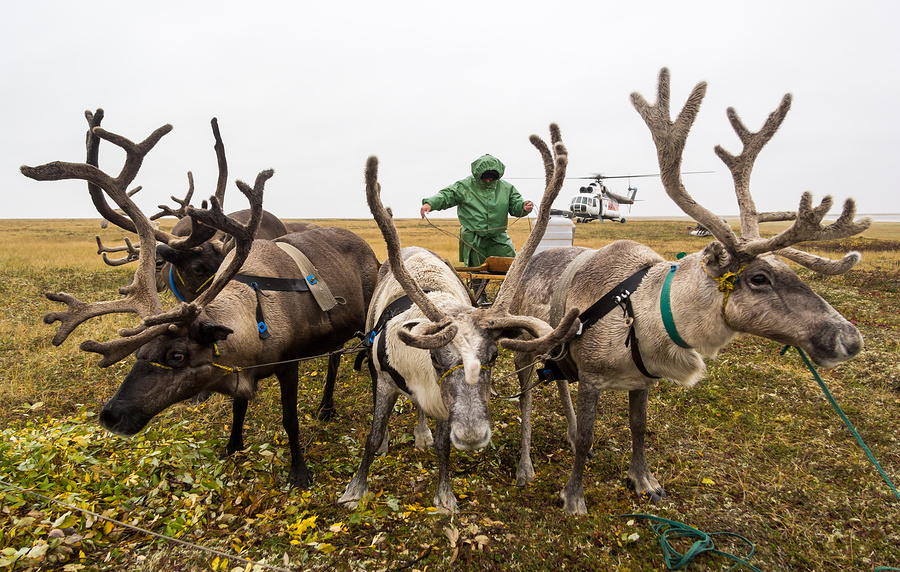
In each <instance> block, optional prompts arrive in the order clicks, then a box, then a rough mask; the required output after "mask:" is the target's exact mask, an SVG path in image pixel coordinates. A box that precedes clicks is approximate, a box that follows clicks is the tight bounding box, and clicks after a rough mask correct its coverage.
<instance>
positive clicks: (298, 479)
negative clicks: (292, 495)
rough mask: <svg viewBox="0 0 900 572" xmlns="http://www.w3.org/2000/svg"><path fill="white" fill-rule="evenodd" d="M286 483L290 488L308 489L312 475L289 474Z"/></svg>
mask: <svg viewBox="0 0 900 572" xmlns="http://www.w3.org/2000/svg"><path fill="white" fill-rule="evenodd" d="M288 484H290V485H291V488H292V489H308V488H309V487H311V486H312V475H310V474H309V473H301V474H299V475H290V476H289V477H288Z"/></svg>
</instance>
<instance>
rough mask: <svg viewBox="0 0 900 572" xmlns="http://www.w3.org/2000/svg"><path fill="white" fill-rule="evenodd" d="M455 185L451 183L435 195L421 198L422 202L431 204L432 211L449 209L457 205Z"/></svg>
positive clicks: (457, 195) (457, 197) (457, 196)
mask: <svg viewBox="0 0 900 572" xmlns="http://www.w3.org/2000/svg"><path fill="white" fill-rule="evenodd" d="M457 186H458V185H456V184H453V185H450V186H449V187H446V188H444V189H441V190H440V191H438V193H437V194H436V195H434V196H432V197H428V198H425V199H422V204H423V205H424V204H425V203H428V204H429V205H431V210H433V211H442V210H444V209H449V208H450V207H455V206H459V192H458V189H457Z"/></svg>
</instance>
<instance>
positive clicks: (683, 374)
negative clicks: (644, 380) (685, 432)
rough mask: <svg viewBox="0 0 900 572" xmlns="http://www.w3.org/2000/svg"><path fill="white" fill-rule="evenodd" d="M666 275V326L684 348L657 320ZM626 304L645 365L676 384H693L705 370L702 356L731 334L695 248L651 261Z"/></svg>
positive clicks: (718, 296)
mask: <svg viewBox="0 0 900 572" xmlns="http://www.w3.org/2000/svg"><path fill="white" fill-rule="evenodd" d="M672 266H675V270H674V271H673V270H672ZM667 277H668V282H669V284H668V298H669V312H670V316H671V318H670V319H671V322H672V324H671V325H670V329H671V328H674V329H675V330H676V331H677V337H678V338H679V339H680V340H682V341H683V342H685V343H686V344H687V345H688V346H689V347H683V346H680V345H679V344H678V343H676V341H674V339H673V338H674V337H675V336H671V335H670V333H669V331H668V329H667V327H666V321H665V320H664V319H663V313H664V312H663V310H662V309H661V300H662V297H663V293H664V292H663V289H664V285H665V283H666V281H667ZM632 303H633V304H634V308H635V314H636V318H635V323H636V325H637V328H638V329H637V336H638V339H639V340H640V347H641V354H642V356H643V358H644V361H645V362H646V363H647V367H648V369H650V370H651V371H652V372H653V373H654V374H655V375H658V376H660V377H664V378H666V379H670V380H672V381H675V382H677V383H679V384H682V385H687V386H690V385H693V384H694V383H696V382H697V381H698V380H699V379H700V378H701V377H702V376H703V374H704V372H705V371H706V366H705V364H704V362H703V357H713V356H715V355H716V353H717V352H718V351H719V350H720V349H721V348H722V347H724V346H725V345H726V344H728V342H729V341H731V338H732V337H733V336H734V332H733V330H731V329H729V328H728V327H727V326H726V325H725V323H724V320H723V319H722V315H721V307H722V295H721V293H719V292H718V289H717V287H716V284H715V282H714V281H713V280H712V279H711V278H710V277H709V276H708V275H707V274H706V273H705V272H704V271H703V266H702V264H701V262H700V256H699V253H698V254H692V255H689V256H686V257H684V258H682V259H681V260H678V261H666V262H660V263H657V264H656V265H654V266H653V268H651V269H650V271H649V272H648V274H647V277H646V278H645V279H644V281H643V282H642V283H641V286H640V288H638V290H637V292H635V295H634V296H633V297H632Z"/></svg>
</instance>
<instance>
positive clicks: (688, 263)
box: [511, 69, 870, 514]
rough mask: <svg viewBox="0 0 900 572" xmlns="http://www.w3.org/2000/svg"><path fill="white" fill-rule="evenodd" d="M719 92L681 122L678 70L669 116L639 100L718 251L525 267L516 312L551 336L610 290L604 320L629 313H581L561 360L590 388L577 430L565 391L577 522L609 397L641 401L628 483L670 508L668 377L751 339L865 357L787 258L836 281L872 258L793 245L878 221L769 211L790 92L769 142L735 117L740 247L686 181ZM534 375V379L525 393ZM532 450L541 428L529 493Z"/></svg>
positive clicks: (577, 255) (570, 493)
mask: <svg viewBox="0 0 900 572" xmlns="http://www.w3.org/2000/svg"><path fill="white" fill-rule="evenodd" d="M705 91H706V84H705V83H700V84H698V85H697V86H696V87H695V88H694V90H693V92H692V93H691V95H690V97H689V98H688V100H687V103H686V104H685V106H684V109H683V110H682V112H681V113H680V114H679V115H678V117H677V119H676V120H675V121H674V122H673V121H672V120H671V119H670V117H669V72H668V70H667V69H663V70H662V71H661V73H660V76H659V86H658V100H657V103H656V104H655V105H649V104H648V103H647V102H646V101H645V100H644V98H643V97H641V96H640V95H638V94H636V93H635V94H632V96H631V100H632V103H633V105H634V107H635V109H637V111H638V112H639V113H640V115H641V117H642V118H643V119H644V121H645V122H646V124H647V126H648V127H649V128H650V132H651V134H652V136H653V140H654V142H655V144H656V148H657V151H658V156H659V167H660V173H661V177H662V181H663V185H664V187H665V189H666V192H667V193H668V195H669V196H670V197H671V198H672V199H673V200H674V201H675V203H676V204H677V205H678V206H679V207H681V209H682V210H683V211H684V212H685V213H687V214H688V215H690V216H691V217H692V218H693V219H695V220H696V221H698V222H699V223H701V224H702V225H703V226H705V227H706V228H708V229H709V230H710V232H711V233H712V234H713V236H714V237H715V238H716V241H715V242H712V243H710V244H709V245H708V246H707V247H706V248H704V249H703V250H702V251H700V252H696V253H694V254H691V255H688V256H686V257H684V258H682V259H681V260H679V261H675V262H672V261H666V260H664V259H663V258H662V257H661V256H659V255H658V254H656V253H655V252H653V251H652V250H651V249H649V248H647V247H646V246H643V245H641V244H638V243H636V242H632V241H625V240H622V241H617V242H614V243H612V244H610V245H608V246H605V247H603V248H600V249H598V250H591V249H586V248H557V249H552V250H548V251H545V252H542V253H540V254H539V255H537V256H535V257H534V258H533V259H532V260H531V262H530V263H529V265H528V267H527V268H526V269H525V275H524V276H523V278H522V284H521V286H520V288H519V295H518V296H516V298H515V300H514V302H513V304H512V306H511V311H513V312H517V313H521V314H526V315H530V316H534V317H536V318H540V319H543V320H547V321H548V322H549V323H550V324H551V325H553V324H554V322H555V321H556V320H557V319H558V317H557V316H559V315H562V313H563V312H564V311H565V310H566V309H568V308H572V307H579V308H591V306H592V305H594V304H595V303H597V304H598V305H603V304H602V302H603V299H602V298H603V295H604V294H607V293H609V297H610V299H611V302H610V304H608V305H607V307H606V308H605V309H604V311H605V310H607V309H609V308H614V307H615V306H622V307H623V309H624V310H625V311H624V313H623V312H622V311H620V310H616V311H613V312H611V313H608V314H605V315H604V314H603V313H602V312H599V313H594V314H592V313H591V310H585V312H584V313H582V314H581V316H580V319H581V322H582V326H583V328H584V329H583V332H582V333H581V334H580V335H579V336H577V337H575V338H574V339H573V340H572V341H571V342H569V343H568V345H567V350H568V352H567V353H568V357H566V358H562V359H559V360H558V361H556V362H555V363H556V365H557V366H558V367H559V369H560V370H561V373H563V374H564V375H565V378H566V379H568V380H569V381H572V382H575V381H578V383H579V390H578V414H577V421H576V418H575V413H574V411H573V409H572V405H571V400H570V398H569V392H568V388H567V387H566V385H565V381H558V385H559V387H560V393H561V395H562V397H563V404H564V409H565V412H566V417H567V420H568V422H569V439H570V441H574V445H575V460H574V465H573V468H572V473H571V476H570V478H569V481H568V483H567V484H566V485H565V488H563V490H562V492H561V493H560V497H561V498H562V501H563V504H564V507H565V510H566V512H569V513H572V514H585V513H586V512H587V506H586V505H585V501H584V489H583V485H582V475H583V472H584V465H585V462H586V459H587V458H588V456H589V454H590V449H591V442H592V440H593V437H592V436H593V428H594V421H595V419H596V414H597V400H598V396H599V394H600V392H601V391H604V390H615V391H627V392H628V402H629V421H630V426H631V434H632V458H631V464H630V466H629V469H628V479H629V481H630V484H631V485H633V487H634V489H635V491H636V492H637V493H638V494H639V495H642V496H643V495H647V496H649V497H650V498H651V499H652V500H653V501H659V500H660V499H661V498H663V497H665V496H666V492H665V490H664V489H663V487H662V486H661V485H660V483H659V482H658V481H657V479H656V478H655V477H654V476H653V474H652V473H651V471H650V469H649V467H648V465H647V461H646V458H645V454H644V439H645V435H646V425H647V398H648V392H649V389H650V388H651V387H652V386H653V384H654V383H655V382H656V379H658V378H667V379H670V380H673V381H675V382H676V383H679V384H681V385H683V386H685V387H690V386H693V385H694V384H696V383H697V381H698V380H699V379H700V378H701V377H702V376H703V375H704V373H705V364H704V361H703V359H704V357H714V356H715V355H716V353H717V352H718V351H719V350H720V349H722V348H723V347H724V346H726V345H727V344H728V343H729V342H730V341H731V340H732V338H733V337H734V336H735V335H736V334H738V333H742V332H743V333H748V334H754V335H757V336H761V337H764V338H768V339H771V340H775V341H777V342H779V343H782V344H789V345H792V346H797V347H799V348H801V349H803V350H804V351H806V352H807V353H808V354H809V355H810V356H811V357H812V359H813V360H814V361H815V362H816V363H817V364H819V365H821V366H824V367H833V366H835V365H837V364H838V363H840V362H842V361H844V360H847V359H850V358H852V357H853V356H855V355H856V354H857V353H859V352H860V350H861V349H862V347H863V339H862V337H861V336H860V333H859V331H858V330H857V329H856V327H854V326H853V324H851V323H850V322H848V321H847V320H846V319H844V318H843V317H842V316H841V315H840V314H839V313H838V312H837V311H836V310H834V308H832V307H831V306H830V305H829V304H828V303H827V302H825V300H823V299H822V298H820V297H819V296H818V295H816V294H815V293H814V292H813V291H812V290H811V289H810V288H809V286H807V285H806V284H805V283H804V282H803V281H801V280H800V278H799V277H798V276H797V274H795V273H794V272H793V271H792V270H791V269H790V268H789V267H788V266H787V265H786V264H785V263H784V262H781V261H780V260H779V259H778V258H777V256H775V255H778V256H782V257H784V258H787V259H789V260H792V261H794V262H797V263H799V264H801V265H803V266H805V267H807V268H810V269H812V270H814V271H816V272H820V273H823V274H839V273H843V272H846V271H847V270H849V269H850V268H851V267H852V266H853V265H854V264H856V262H858V261H859V259H860V255H859V253H857V252H851V253H849V254H847V255H846V256H845V257H844V258H843V259H841V260H839V261H834V260H829V259H826V258H822V257H819V256H815V255H812V254H809V253H806V252H802V251H799V250H796V249H794V248H792V247H791V245H793V244H796V243H798V242H801V241H816V240H823V239H838V238H844V237H848V236H852V235H855V234H858V233H860V232H862V231H863V230H865V229H866V228H867V227H868V226H869V224H870V221H869V219H861V220H858V221H854V217H855V203H854V201H853V200H852V199H847V201H846V203H845V204H844V209H843V213H842V214H841V215H840V217H839V218H838V219H837V221H836V222H834V223H833V224H829V225H827V226H823V225H822V224H821V221H822V219H823V217H824V216H825V215H826V214H827V213H828V209H829V208H830V207H831V204H832V201H831V198H830V197H825V198H824V199H823V200H822V202H821V204H820V205H819V206H818V207H813V206H812V197H811V195H810V194H809V193H804V194H803V197H802V199H801V201H800V207H799V209H798V211H797V212H774V213H773V212H757V210H756V207H755V205H754V203H753V199H752V197H751V195H750V191H749V178H750V172H751V171H752V168H753V163H754V161H755V159H756V157H757V155H758V154H759V152H760V150H761V149H762V148H763V146H764V145H765V144H766V143H767V142H768V141H769V140H770V139H771V137H772V136H773V135H774V133H775V131H776V130H777V129H778V127H779V126H780V125H781V122H782V121H783V120H784V118H785V115H786V113H787V111H788V108H789V107H790V102H791V97H790V95H786V96H785V97H784V99H783V100H782V102H781V105H780V106H779V107H778V109H777V110H776V111H775V112H773V113H772V114H771V115H770V116H769V118H768V119H767V120H766V122H765V125H764V126H763V128H762V129H761V130H760V131H759V132H757V133H752V132H750V131H749V130H748V129H747V128H746V127H744V124H743V123H742V122H741V120H740V119H739V118H738V115H737V113H735V111H734V109H729V110H728V117H729V120H730V121H731V124H732V126H733V128H734V129H735V131H736V132H737V134H738V136H739V137H740V139H741V141H742V143H743V145H744V148H743V151H742V152H741V153H740V155H738V156H734V155H732V154H730V153H729V152H727V151H725V150H724V149H723V148H722V147H720V146H717V147H716V148H715V152H716V154H717V155H718V156H719V157H720V158H721V159H722V160H723V161H724V162H725V164H726V165H727V166H728V168H729V170H730V171H731V173H732V175H733V178H734V187H735V192H736V194H737V199H738V204H739V206H740V212H741V234H742V236H740V237H738V236H736V235H735V233H734V232H733V231H732V229H731V228H730V227H729V226H728V225H727V224H726V223H725V222H723V221H722V219H721V218H719V217H718V216H716V215H714V214H713V213H712V212H710V211H708V210H707V209H705V208H704V207H703V206H701V205H700V204H698V203H697V202H696V201H695V200H694V199H693V198H692V197H691V196H690V195H689V194H688V192H687V190H686V189H685V187H684V185H683V184H682V181H681V156H682V153H683V150H684V145H685V140H686V138H687V135H688V131H689V129H690V127H691V125H692V124H693V122H694V119H695V118H696V115H697V112H698V110H699V107H700V102H701V101H702V99H703V96H704V94H705ZM786 220H794V222H793V224H792V225H791V226H790V228H788V229H786V230H784V231H783V232H781V233H779V234H777V235H776V236H774V237H771V238H762V237H761V236H760V232H759V223H760V222H766V221H786ZM554 293H556V294H555V295H554ZM623 314H624V315H623ZM592 322H596V323H593V324H592ZM534 354H535V352H520V353H518V354H517V355H516V356H515V362H516V365H517V367H524V366H526V365H527V364H529V363H532V360H533V359H534ZM551 365H552V364H551ZM529 375H530V372H527V373H521V374H520V376H519V377H520V383H522V385H523V386H524V385H526V384H527V382H528V377H529ZM526 402H527V403H526ZM525 408H527V409H528V411H527V413H526V412H524V411H523V433H524V426H525V425H526V422H528V420H530V410H531V396H530V395H526V396H524V397H523V410H524V409H525ZM529 447H530V427H529V435H528V438H527V439H526V438H525V437H524V436H523V446H522V457H521V459H520V462H519V467H518V470H517V482H518V484H520V485H523V484H525V483H527V482H529V481H531V480H533V478H534V471H533V468H532V464H531V459H530V451H529Z"/></svg>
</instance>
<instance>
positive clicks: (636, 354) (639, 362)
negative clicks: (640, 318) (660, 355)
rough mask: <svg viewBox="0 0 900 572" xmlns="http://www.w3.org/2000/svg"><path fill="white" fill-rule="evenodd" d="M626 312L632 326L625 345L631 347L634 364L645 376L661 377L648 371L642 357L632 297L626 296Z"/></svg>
mask: <svg viewBox="0 0 900 572" xmlns="http://www.w3.org/2000/svg"><path fill="white" fill-rule="evenodd" d="M625 312H626V313H627V314H628V321H629V322H630V324H631V327H630V328H629V329H628V339H627V340H625V345H626V346H630V347H631V361H633V362H634V365H636V366H637V368H638V371H639V372H641V375H643V376H644V377H649V378H650V379H659V376H658V375H653V374H652V373H650V372H649V371H647V367H646V366H645V365H644V360H643V359H641V349H640V348H639V347H638V338H637V333H636V332H635V330H634V308H633V307H632V306H631V297H628V298H625Z"/></svg>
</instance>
